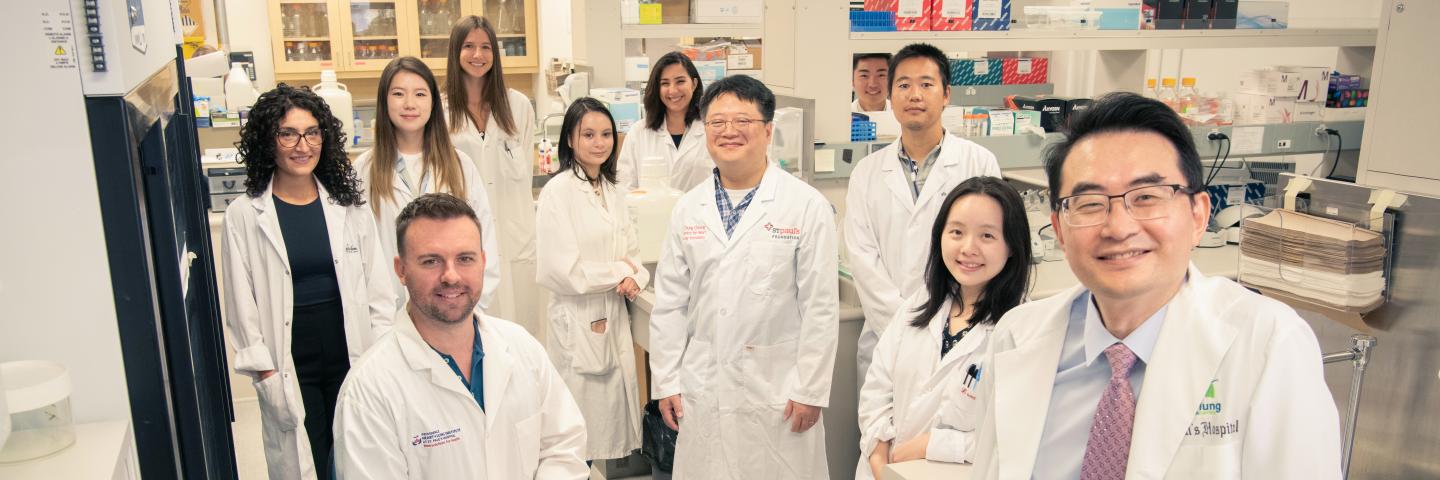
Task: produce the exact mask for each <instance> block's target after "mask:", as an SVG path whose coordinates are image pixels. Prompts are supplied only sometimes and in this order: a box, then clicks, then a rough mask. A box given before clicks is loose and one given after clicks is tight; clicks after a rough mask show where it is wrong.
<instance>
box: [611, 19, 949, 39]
mask: <svg viewBox="0 0 1440 480" xmlns="http://www.w3.org/2000/svg"><path fill="white" fill-rule="evenodd" d="M764 33H765V27H764V25H761V24H758V23H670V24H662V25H621V26H620V34H621V35H622V36H624V37H625V38H627V39H628V38H683V37H745V38H752V37H760V36H763V35H764ZM926 33H928V32H926Z"/></svg>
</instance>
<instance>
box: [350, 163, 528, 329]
mask: <svg viewBox="0 0 1440 480" xmlns="http://www.w3.org/2000/svg"><path fill="white" fill-rule="evenodd" d="M456 153H458V154H459V155H460V173H461V175H462V176H463V177H464V178H465V197H466V198H465V203H467V204H469V205H470V208H471V209H473V210H475V216H476V217H479V219H480V230H481V232H480V235H481V246H482V247H484V248H485V285H484V287H482V288H481V291H480V303H479V305H478V306H477V307H478V308H480V309H481V310H482V311H488V309H489V308H491V306H492V305H494V302H495V290H496V289H498V288H500V284H501V283H502V280H501V272H502V271H503V269H504V266H503V265H504V263H505V261H504V257H503V256H501V255H500V245H499V241H498V240H497V237H498V235H497V234H496V233H495V216H494V213H492V211H491V209H490V199H489V198H488V196H487V195H486V192H485V183H484V182H482V181H480V174H479V172H477V171H475V165H474V164H473V163H471V162H470V157H469V156H467V155H465V153H464V152H460V151H458V150H457V151H456ZM374 158H375V156H374V150H373V149H372V150H366V151H365V153H362V154H360V156H359V157H358V158H356V159H355V171H356V173H357V174H358V176H359V178H360V184H361V185H362V187H363V188H365V189H366V190H365V195H366V200H369V195H370V190H369V188H370V163H371V162H372V161H374ZM400 175H401V174H400V173H398V172H397V173H396V174H395V177H394V178H393V179H392V180H391V189H390V191H391V193H390V198H391V201H387V202H381V203H380V212H379V213H376V214H375V226H376V228H377V229H378V230H379V232H380V240H381V243H380V245H381V247H383V249H384V252H385V260H386V265H387V266H389V267H390V272H391V273H390V275H389V277H390V280H391V282H392V283H393V284H394V288H395V292H396V299H397V300H396V302H395V303H396V304H397V305H405V301H406V300H407V298H408V297H409V296H410V294H409V292H408V291H407V290H405V286H404V285H401V284H400V277H399V276H398V275H395V274H394V263H393V262H394V259H395V257H396V256H397V255H399V245H398V244H397V243H396V238H395V234H396V230H395V219H396V218H397V217H399V216H400V211H401V210H404V209H405V206H406V205H409V204H410V202H412V201H414V200H415V199H416V198H418V197H420V196H421V195H424V194H427V193H435V192H438V191H440V189H439V188H438V187H436V185H435V184H436V182H438V181H439V180H438V179H437V178H435V177H436V175H431V174H429V173H427V174H425V176H424V177H422V178H421V179H420V187H419V190H418V191H412V190H411V189H410V187H409V186H407V185H406V184H405V182H404V181H401V179H400ZM365 209H366V210H367V211H369V212H372V213H374V212H375V210H374V205H370V204H369V203H368V202H367V203H366V204H365Z"/></svg>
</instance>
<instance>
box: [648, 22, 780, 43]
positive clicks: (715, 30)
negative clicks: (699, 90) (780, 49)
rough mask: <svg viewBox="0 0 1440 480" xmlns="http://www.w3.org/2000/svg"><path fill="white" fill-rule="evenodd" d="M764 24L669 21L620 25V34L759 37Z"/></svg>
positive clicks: (656, 36)
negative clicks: (668, 22) (667, 22)
mask: <svg viewBox="0 0 1440 480" xmlns="http://www.w3.org/2000/svg"><path fill="white" fill-rule="evenodd" d="M764 31H765V27H764V25H761V24H758V23H753V24H746V23H671V24H662V25H621V26H620V34H621V36H623V37H624V38H626V39H632V38H684V37H745V38H751V37H761V36H763V35H764Z"/></svg>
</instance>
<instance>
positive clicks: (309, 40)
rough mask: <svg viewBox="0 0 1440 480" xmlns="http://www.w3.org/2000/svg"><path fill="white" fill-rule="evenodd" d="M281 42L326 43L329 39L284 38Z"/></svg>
mask: <svg viewBox="0 0 1440 480" xmlns="http://www.w3.org/2000/svg"><path fill="white" fill-rule="evenodd" d="M281 40H283V41H286V42H328V41H330V37H285V38H282V39H281Z"/></svg>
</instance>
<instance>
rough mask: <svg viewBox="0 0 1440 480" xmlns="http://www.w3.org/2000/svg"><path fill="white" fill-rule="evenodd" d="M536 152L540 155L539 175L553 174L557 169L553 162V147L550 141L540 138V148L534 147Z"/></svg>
mask: <svg viewBox="0 0 1440 480" xmlns="http://www.w3.org/2000/svg"><path fill="white" fill-rule="evenodd" d="M536 152H537V153H539V155H540V173H545V174H551V173H555V170H556V169H557V168H556V165H555V161H554V153H555V146H554V145H553V144H551V143H550V139H549V138H541V139H540V146H539V147H536Z"/></svg>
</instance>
